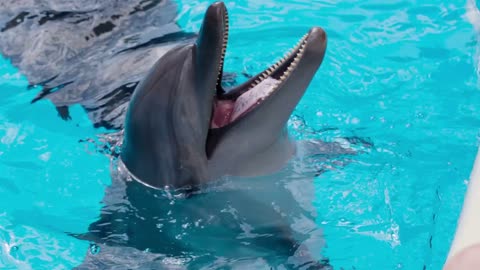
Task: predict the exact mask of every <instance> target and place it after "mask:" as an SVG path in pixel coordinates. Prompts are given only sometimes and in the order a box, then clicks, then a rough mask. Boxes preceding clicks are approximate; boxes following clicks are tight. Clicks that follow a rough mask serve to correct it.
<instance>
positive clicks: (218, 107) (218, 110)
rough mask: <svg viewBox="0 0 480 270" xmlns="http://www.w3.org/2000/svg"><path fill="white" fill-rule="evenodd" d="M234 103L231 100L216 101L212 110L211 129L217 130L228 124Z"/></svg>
mask: <svg viewBox="0 0 480 270" xmlns="http://www.w3.org/2000/svg"><path fill="white" fill-rule="evenodd" d="M234 106H235V103H234V102H233V101H231V100H217V101H216V102H215V105H214V108H213V116H212V122H211V123H210V127H211V128H219V127H223V126H225V125H227V124H228V123H230V117H231V115H232V111H233V107H234Z"/></svg>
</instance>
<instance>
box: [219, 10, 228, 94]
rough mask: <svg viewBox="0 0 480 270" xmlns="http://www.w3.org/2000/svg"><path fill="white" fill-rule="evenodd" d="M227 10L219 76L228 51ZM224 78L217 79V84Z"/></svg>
mask: <svg viewBox="0 0 480 270" xmlns="http://www.w3.org/2000/svg"><path fill="white" fill-rule="evenodd" d="M226 12H227V11H225V30H224V33H223V46H222V55H221V57H220V64H219V65H218V76H220V73H221V72H222V68H223V61H224V60H225V53H226V51H227V44H228V13H226ZM221 80H222V78H218V80H217V86H218V84H219V83H220V81H221Z"/></svg>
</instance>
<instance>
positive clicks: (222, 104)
mask: <svg viewBox="0 0 480 270" xmlns="http://www.w3.org/2000/svg"><path fill="white" fill-rule="evenodd" d="M305 40H306V36H304V37H303V38H302V39H301V40H300V42H299V43H298V44H297V45H296V46H295V47H294V48H293V49H292V50H291V51H290V52H289V53H287V54H286V55H285V56H284V57H283V58H282V59H281V60H279V61H278V62H276V63H275V64H273V65H272V66H270V67H269V68H268V69H266V70H265V71H263V72H261V73H260V74H258V75H257V76H255V77H253V78H252V79H250V80H249V81H247V82H246V83H244V84H242V85H240V86H238V87H236V88H235V89H233V90H231V91H230V93H232V92H233V93H234V94H228V95H225V96H222V97H216V98H215V101H214V104H213V114H212V119H211V123H210V128H211V129H215V128H221V127H224V126H227V125H229V124H231V123H233V122H235V121H236V120H238V119H239V118H241V117H242V116H244V115H246V114H247V113H248V112H250V111H252V110H253V109H254V108H256V107H258V106H259V105H260V104H261V103H262V102H263V101H264V100H265V99H267V98H268V97H269V96H271V95H272V94H273V93H274V92H275V91H276V90H277V89H278V88H279V86H280V84H282V83H283V82H285V80H286V79H287V78H288V77H289V76H290V74H291V72H292V71H293V70H294V69H295V68H296V66H297V64H298V62H299V60H300V58H301V57H302V55H303V49H304V47H305V45H306V42H305Z"/></svg>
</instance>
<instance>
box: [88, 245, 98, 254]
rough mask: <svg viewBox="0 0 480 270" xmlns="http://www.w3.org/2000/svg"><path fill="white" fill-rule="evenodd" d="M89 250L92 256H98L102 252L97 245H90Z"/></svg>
mask: <svg viewBox="0 0 480 270" xmlns="http://www.w3.org/2000/svg"><path fill="white" fill-rule="evenodd" d="M89 250H90V253H91V254H92V255H96V254H98V253H99V252H100V247H99V246H98V245H97V244H90V248H89Z"/></svg>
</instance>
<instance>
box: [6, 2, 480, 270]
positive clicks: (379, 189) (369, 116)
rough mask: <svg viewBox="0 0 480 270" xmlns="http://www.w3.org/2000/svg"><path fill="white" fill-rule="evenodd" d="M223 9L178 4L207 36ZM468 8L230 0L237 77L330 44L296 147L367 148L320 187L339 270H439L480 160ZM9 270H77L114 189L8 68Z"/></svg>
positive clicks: (91, 152)
mask: <svg viewBox="0 0 480 270" xmlns="http://www.w3.org/2000/svg"><path fill="white" fill-rule="evenodd" d="M211 2H213V1H197V0H195V1H186V0H183V1H180V3H179V4H180V6H179V18H178V19H179V22H180V24H181V25H182V26H183V27H184V28H185V29H187V30H198V28H199V26H200V23H201V19H202V16H203V13H204V11H205V9H206V7H207V6H208V4H209V3H211ZM465 4H466V3H465V1H463V0H452V1H449V3H448V4H446V3H444V4H441V3H439V2H438V1H432V0H425V1H422V3H418V2H417V1H412V0H410V1H389V3H388V4H385V2H384V1H373V0H366V1H338V2H335V1H303V0H290V1H286V0H284V1H270V0H269V1H253V0H252V1H229V2H227V7H228V9H229V11H230V20H231V24H230V33H231V35H230V40H229V49H228V53H227V56H226V69H228V70H230V71H236V72H242V71H246V72H247V73H256V72H259V71H261V70H263V69H264V68H265V67H267V66H268V65H270V64H271V63H273V61H274V60H276V59H277V58H278V57H280V56H281V55H282V54H283V52H284V51H285V50H286V49H287V48H289V47H291V46H292V44H294V43H295V42H296V41H297V40H298V38H299V37H301V36H302V35H303V33H304V32H305V31H306V30H308V28H309V27H310V26H312V25H318V26H321V27H324V28H325V30H326V31H327V34H328V37H329V43H328V49H327V54H326V58H325V61H324V63H323V64H322V67H321V68H320V70H319V72H318V73H317V75H316V77H315V79H314V80H313V82H312V84H311V86H310V88H309V90H308V92H307V93H306V95H305V97H304V99H303V100H302V102H301V103H300V104H299V106H298V108H297V110H296V112H295V116H293V117H292V119H291V121H290V128H291V129H292V130H295V131H296V134H297V136H298V137H315V138H322V139H324V140H326V141H334V140H338V139H339V138H341V137H360V138H363V139H365V140H366V141H368V142H371V143H373V145H374V147H373V148H372V149H371V150H370V152H368V153H366V154H363V155H361V156H359V157H357V158H356V160H355V162H353V163H351V164H349V165H348V166H346V167H344V168H342V169H339V170H333V171H328V172H326V173H324V174H322V175H320V176H319V177H318V178H317V179H316V180H317V181H316V184H317V185H316V194H317V199H316V201H315V202H314V205H315V206H316V207H317V209H318V211H319V214H320V215H319V218H318V220H317V223H318V226H319V227H321V228H322V229H323V231H324V234H325V239H326V242H327V247H326V248H325V249H324V251H323V253H324V255H326V256H327V257H329V258H330V261H331V263H332V265H333V266H334V267H335V269H342V268H343V269H357V270H360V269H408V270H413V269H441V267H442V265H443V262H444V260H445V256H446V255H447V252H448V249H449V245H450V242H451V240H452V238H453V233H454V230H455V223H456V219H457V217H458V214H459V211H460V207H461V204H462V200H463V193H464V191H465V187H466V185H465V184H466V181H467V178H468V175H469V173H470V169H471V166H472V163H473V160H474V156H475V153H476V147H477V145H478V139H479V126H480V109H478V104H480V91H479V90H478V86H479V82H478V77H477V72H476V64H477V62H476V51H477V35H476V33H475V32H474V27H473V26H472V24H471V23H470V22H469V21H468V20H467V19H466V18H465V16H464V15H465V13H466V8H465ZM0 89H1V91H0V172H1V174H0V268H2V269H69V268H71V267H73V266H75V265H77V264H79V263H80V262H82V260H83V258H84V256H85V253H86V251H87V249H88V243H86V242H81V241H78V240H76V239H74V238H71V237H69V236H67V235H66V234H65V232H71V231H82V230H86V228H87V227H88V225H89V224H90V222H92V221H93V220H94V219H95V218H96V217H97V215H98V212H99V210H100V207H101V205H100V203H99V201H100V200H101V199H102V197H103V192H104V189H105V187H106V186H107V185H108V184H109V183H110V162H109V159H108V157H107V156H105V155H102V154H100V153H97V152H95V149H94V146H93V145H92V144H90V143H83V142H79V141H80V140H85V139H87V138H94V139H95V138H96V136H97V135H98V134H101V133H103V132H105V130H101V129H94V128H93V127H92V126H91V124H90V122H89V120H88V118H87V116H86V115H85V113H84V112H83V110H82V109H81V108H80V107H74V108H73V109H72V111H71V114H72V118H73V119H74V120H73V121H70V122H64V121H62V120H61V119H60V118H59V117H57V116H56V111H55V110H54V109H53V106H52V105H51V104H50V103H49V102H46V101H45V102H39V103H36V104H34V105H30V104H29V103H30V100H31V99H32V98H33V97H34V96H35V95H36V93H37V92H36V90H35V89H32V90H27V81H26V79H25V78H24V77H22V75H21V74H19V73H18V72H17V70H16V69H15V68H13V67H12V66H11V65H10V64H9V62H8V61H6V60H0Z"/></svg>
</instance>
